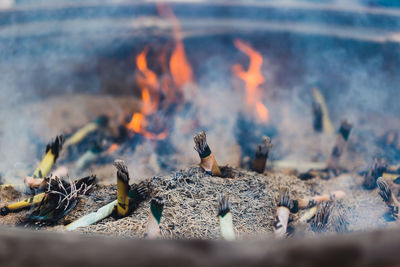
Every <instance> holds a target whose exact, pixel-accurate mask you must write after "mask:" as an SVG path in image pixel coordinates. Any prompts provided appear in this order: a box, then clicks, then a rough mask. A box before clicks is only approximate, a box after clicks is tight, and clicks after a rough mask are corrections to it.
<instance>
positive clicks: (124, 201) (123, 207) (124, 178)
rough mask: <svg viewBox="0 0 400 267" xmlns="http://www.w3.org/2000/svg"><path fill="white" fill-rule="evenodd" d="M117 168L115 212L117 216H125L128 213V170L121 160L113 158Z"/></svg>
mask: <svg viewBox="0 0 400 267" xmlns="http://www.w3.org/2000/svg"><path fill="white" fill-rule="evenodd" d="M114 166H115V167H116V168H117V170H118V171H117V200H118V203H117V214H118V217H125V216H127V215H128V214H129V211H130V209H129V196H128V193H129V172H128V167H127V166H126V164H125V162H124V161H123V160H115V162H114Z"/></svg>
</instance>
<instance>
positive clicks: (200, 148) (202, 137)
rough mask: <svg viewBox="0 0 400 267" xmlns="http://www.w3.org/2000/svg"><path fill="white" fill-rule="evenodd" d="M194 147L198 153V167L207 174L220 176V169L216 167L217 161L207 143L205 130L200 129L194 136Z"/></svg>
mask: <svg viewBox="0 0 400 267" xmlns="http://www.w3.org/2000/svg"><path fill="white" fill-rule="evenodd" d="M193 140H194V144H195V146H194V149H195V150H196V151H197V153H199V157H200V167H201V168H203V170H205V171H206V172H207V173H208V174H211V175H214V176H221V170H220V169H219V167H218V164H217V161H216V160H215V157H214V155H213V154H212V152H211V149H210V147H209V146H208V144H207V137H206V132H205V131H202V132H201V133H198V134H196V135H195V136H194V138H193Z"/></svg>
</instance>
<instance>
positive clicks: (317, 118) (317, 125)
mask: <svg viewBox="0 0 400 267" xmlns="http://www.w3.org/2000/svg"><path fill="white" fill-rule="evenodd" d="M312 110H313V128H314V131H315V132H317V133H321V132H322V131H323V113H322V108H321V105H320V104H319V103H317V102H313V103H312Z"/></svg>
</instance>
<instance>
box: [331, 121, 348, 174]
mask: <svg viewBox="0 0 400 267" xmlns="http://www.w3.org/2000/svg"><path fill="white" fill-rule="evenodd" d="M352 127H353V126H352V125H351V124H350V123H349V122H347V121H342V123H341V125H340V129H339V132H338V136H337V139H336V143H335V146H334V147H333V149H332V153H331V156H330V158H329V161H328V165H327V169H329V170H331V171H333V172H334V174H337V170H338V169H339V161H340V158H341V156H342V154H343V152H344V150H345V148H346V144H347V140H348V139H349V135H350V132H351V128H352Z"/></svg>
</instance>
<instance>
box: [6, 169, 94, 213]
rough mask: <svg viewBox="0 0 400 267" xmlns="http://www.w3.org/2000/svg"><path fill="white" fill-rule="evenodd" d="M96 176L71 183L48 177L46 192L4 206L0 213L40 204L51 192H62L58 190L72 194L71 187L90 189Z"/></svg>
mask: <svg viewBox="0 0 400 267" xmlns="http://www.w3.org/2000/svg"><path fill="white" fill-rule="evenodd" d="M95 178H96V177H95V176H89V177H85V178H82V179H79V180H77V181H75V182H73V183H71V184H65V183H63V182H62V181H61V180H60V179H58V178H55V179H53V178H46V179H45V183H46V186H47V190H46V192H43V193H40V194H37V195H35V196H33V197H31V198H28V199H24V200H21V201H18V202H15V203H11V204H8V205H6V206H4V207H2V208H1V210H0V215H3V216H4V215H7V214H8V213H10V212H18V211H20V210H23V209H26V208H30V207H33V206H36V205H39V204H41V203H42V202H43V201H44V200H45V199H46V198H47V197H48V196H49V194H57V195H60V194H58V193H56V192H59V193H61V194H62V195H69V194H70V192H69V191H71V188H76V189H79V190H81V189H88V188H89V187H90V186H91V184H93V183H94V181H95ZM68 192H69V193H68ZM85 192H86V191H85ZM64 201H66V200H63V202H64Z"/></svg>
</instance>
